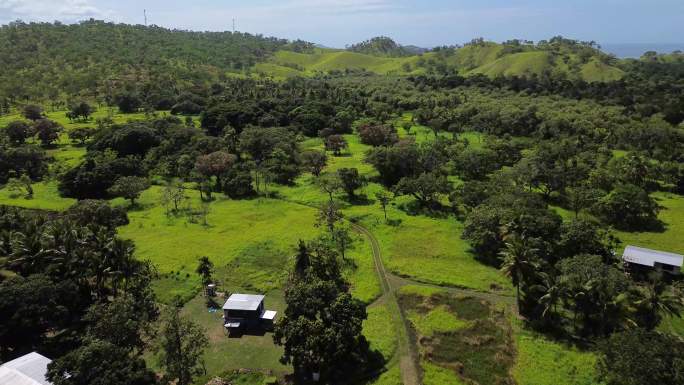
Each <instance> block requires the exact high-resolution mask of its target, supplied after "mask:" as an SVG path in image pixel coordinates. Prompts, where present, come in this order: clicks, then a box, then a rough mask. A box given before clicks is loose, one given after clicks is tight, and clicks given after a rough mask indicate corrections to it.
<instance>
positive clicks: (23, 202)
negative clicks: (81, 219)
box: [0, 181, 76, 211]
mask: <svg viewBox="0 0 684 385" xmlns="http://www.w3.org/2000/svg"><path fill="white" fill-rule="evenodd" d="M32 188H33V198H31V199H26V198H25V197H24V196H22V195H17V194H16V193H15V192H12V191H9V190H7V189H6V188H3V189H0V204H4V205H10V206H17V207H24V208H27V209H40V210H53V211H61V210H64V209H66V208H68V207H69V206H71V205H73V204H74V203H75V202H76V200H75V199H71V198H62V197H61V196H60V195H59V191H57V182H55V181H45V182H39V183H34V184H33V185H32Z"/></svg>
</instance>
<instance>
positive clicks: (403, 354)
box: [350, 222, 421, 385]
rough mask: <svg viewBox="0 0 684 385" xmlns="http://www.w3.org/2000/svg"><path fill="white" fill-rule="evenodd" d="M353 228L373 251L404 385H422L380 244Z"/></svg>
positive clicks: (372, 236) (355, 225) (406, 323)
mask: <svg viewBox="0 0 684 385" xmlns="http://www.w3.org/2000/svg"><path fill="white" fill-rule="evenodd" d="M350 223H351V226H352V228H353V229H354V230H355V231H356V232H358V233H359V234H362V235H363V236H365V237H366V238H367V239H368V241H369V242H370V244H371V248H372V250H373V262H374V264H375V272H376V273H377V275H378V278H379V279H380V286H382V296H381V297H380V298H378V299H377V301H384V302H385V304H386V305H387V306H388V307H389V311H390V313H391V314H392V317H393V320H392V321H393V322H392V324H393V325H394V326H395V329H397V330H396V331H397V333H396V335H397V342H398V344H397V345H398V353H399V357H398V358H399V367H400V368H401V378H402V383H403V384H404V385H420V383H421V381H420V374H419V373H420V371H419V369H418V352H416V346H415V344H414V343H413V341H411V337H410V330H409V326H408V321H407V320H406V318H405V317H404V314H403V312H402V311H401V308H400V307H399V303H398V302H397V297H396V293H395V290H394V287H393V286H392V281H391V279H390V278H391V277H392V276H391V274H389V273H387V270H385V265H384V263H383V261H382V252H381V250H380V244H379V243H378V240H377V238H375V236H374V235H373V233H371V232H370V231H368V229H366V228H365V227H363V226H361V225H359V224H356V223H353V222H350Z"/></svg>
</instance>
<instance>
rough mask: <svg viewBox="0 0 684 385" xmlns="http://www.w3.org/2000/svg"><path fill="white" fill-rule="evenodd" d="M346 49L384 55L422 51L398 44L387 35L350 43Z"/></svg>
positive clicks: (411, 53) (395, 55) (396, 55)
mask: <svg viewBox="0 0 684 385" xmlns="http://www.w3.org/2000/svg"><path fill="white" fill-rule="evenodd" d="M347 50H348V51H351V52H356V53H363V54H366V55H375V56H386V57H404V56H411V55H416V54H418V53H422V52H418V51H419V50H422V48H418V47H415V46H402V45H399V44H397V43H396V42H395V41H394V40H392V39H390V38H389V37H387V36H378V37H374V38H372V39H368V40H366V41H362V42H361V43H357V44H352V45H350V46H349V47H347ZM423 52H424V51H423Z"/></svg>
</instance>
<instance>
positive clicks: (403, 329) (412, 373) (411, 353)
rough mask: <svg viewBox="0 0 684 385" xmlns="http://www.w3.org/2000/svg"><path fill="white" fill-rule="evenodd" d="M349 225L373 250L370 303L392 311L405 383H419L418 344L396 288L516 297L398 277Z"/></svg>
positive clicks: (364, 232)
mask: <svg viewBox="0 0 684 385" xmlns="http://www.w3.org/2000/svg"><path fill="white" fill-rule="evenodd" d="M280 199H281V200H284V201H287V202H290V203H296V204H300V205H303V206H308V207H313V208H315V207H316V206H314V205H311V204H307V203H303V202H298V201H294V200H287V199H282V198H280ZM348 222H349V224H350V225H351V226H352V228H353V229H354V231H356V232H357V233H359V234H361V235H363V236H364V237H366V238H367V239H368V241H369V242H370V244H371V249H372V250H373V263H374V265H375V266H374V267H375V272H376V274H377V275H378V278H379V280H380V286H381V287H382V295H381V296H380V297H379V298H378V299H376V300H375V301H374V302H373V304H371V306H374V305H378V304H380V303H384V304H385V305H386V306H388V308H389V311H390V313H391V314H392V324H393V325H394V328H395V330H396V335H397V342H398V343H397V345H398V357H397V359H398V362H399V367H400V369H401V377H402V383H403V384H404V385H421V384H422V382H421V379H420V369H419V355H418V351H417V346H416V344H415V343H414V341H413V340H412V337H411V329H410V326H409V322H408V320H407V319H406V317H405V315H404V313H403V312H402V310H401V308H400V307H399V302H398V301H397V296H396V290H397V289H399V288H401V287H402V286H406V285H419V286H428V287H434V288H438V289H440V290H444V291H447V292H449V293H454V294H459V295H468V296H472V297H477V298H482V299H485V300H487V301H490V302H505V303H515V298H514V297H511V296H505V295H499V294H494V293H485V292H480V291H476V290H468V289H461V288H455V287H449V286H440V285H434V284H429V283H424V282H419V281H414V280H411V279H408V278H404V277H399V276H397V275H394V274H392V273H390V272H388V271H387V270H386V269H385V265H384V263H383V260H382V251H381V249H380V243H379V242H378V240H377V238H375V236H374V235H373V233H371V232H370V231H369V230H368V229H366V228H365V227H363V226H361V225H360V224H358V223H354V222H351V221H348Z"/></svg>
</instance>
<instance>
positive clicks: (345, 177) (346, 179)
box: [337, 168, 366, 199]
mask: <svg viewBox="0 0 684 385" xmlns="http://www.w3.org/2000/svg"><path fill="white" fill-rule="evenodd" d="M337 177H338V178H339V179H340V182H341V184H342V189H344V192H346V193H347V196H348V197H349V199H354V197H355V196H356V190H358V189H360V188H361V187H363V186H364V185H365V184H366V180H365V178H364V177H363V176H362V175H360V174H359V170H357V169H356V168H341V169H339V170H337Z"/></svg>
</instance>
